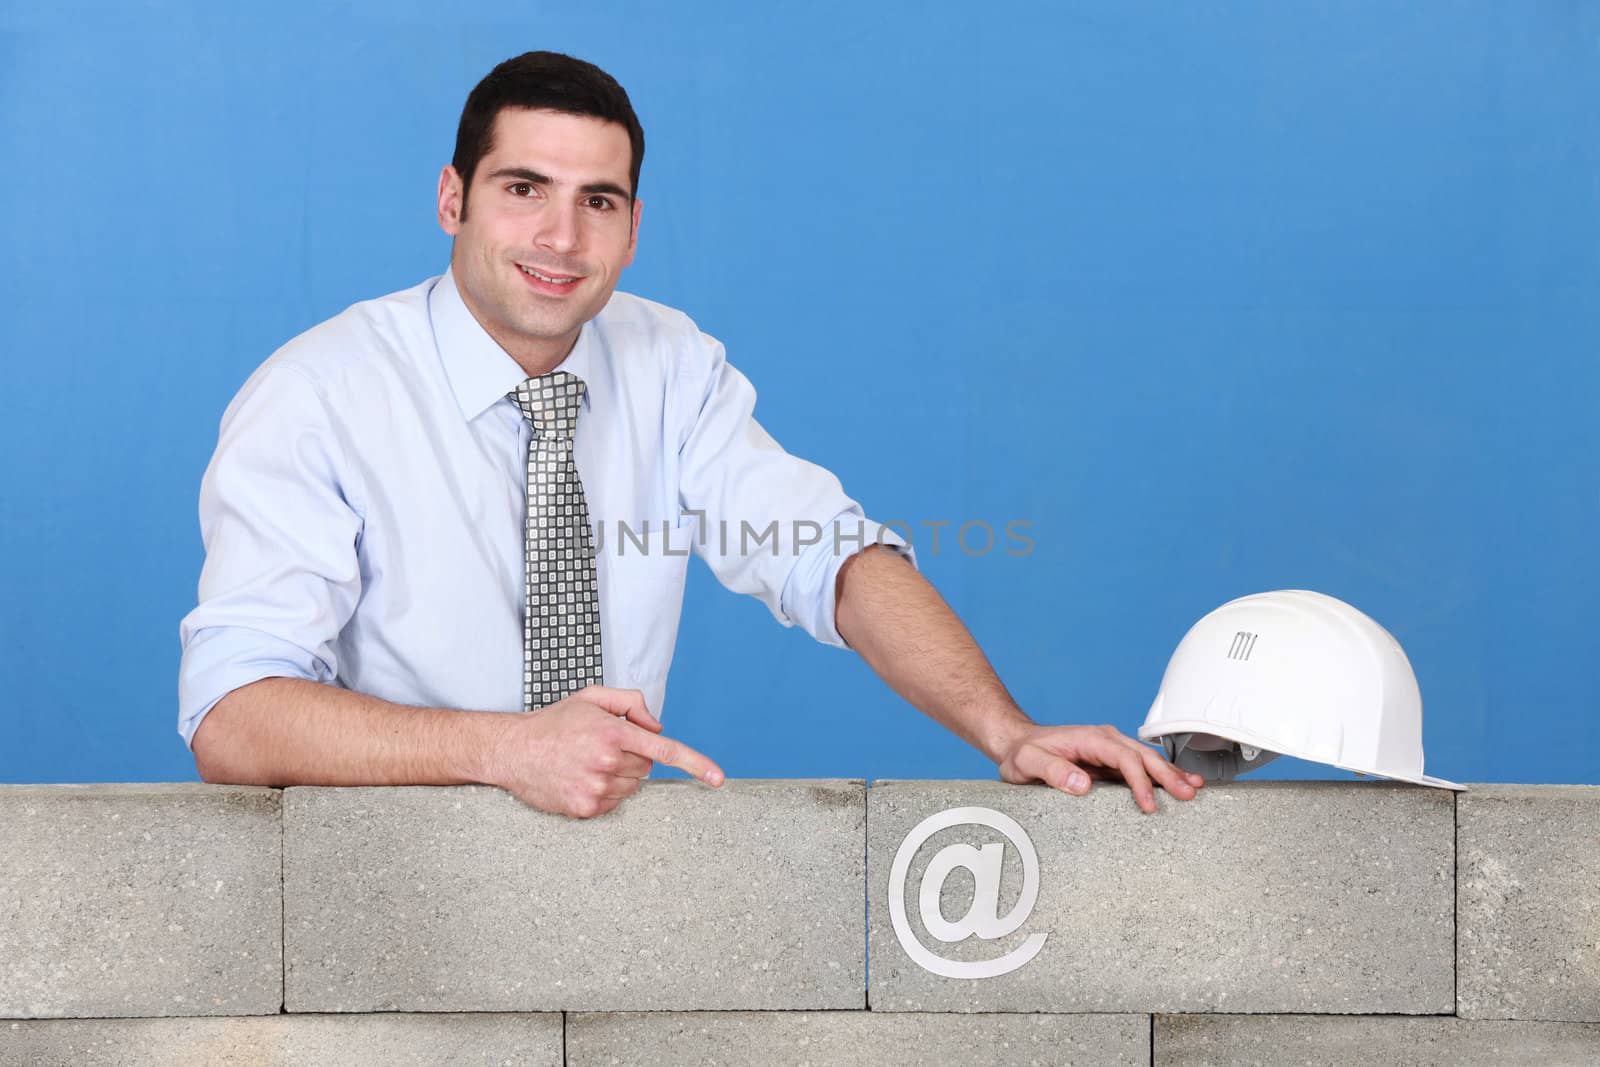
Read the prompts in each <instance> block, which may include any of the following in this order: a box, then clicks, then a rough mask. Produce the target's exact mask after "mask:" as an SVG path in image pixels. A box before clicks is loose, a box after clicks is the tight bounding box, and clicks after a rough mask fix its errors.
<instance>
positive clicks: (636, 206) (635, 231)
mask: <svg viewBox="0 0 1600 1067" xmlns="http://www.w3.org/2000/svg"><path fill="white" fill-rule="evenodd" d="M643 207H644V203H643V201H641V200H639V199H638V198H637V197H635V198H634V201H633V223H632V225H631V227H630V228H629V230H628V258H627V260H626V261H625V262H624V263H623V264H622V265H623V266H624V267H626V266H629V265H630V264H632V263H633V254H634V253H635V252H637V251H638V250H639V212H640V211H641V210H642V209H643Z"/></svg>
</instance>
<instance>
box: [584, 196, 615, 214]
mask: <svg viewBox="0 0 1600 1067" xmlns="http://www.w3.org/2000/svg"><path fill="white" fill-rule="evenodd" d="M589 206H590V207H592V208H594V209H595V210H596V211H610V210H611V207H612V204H611V201H610V200H608V199H606V198H605V197H603V196H591V197H590V198H589Z"/></svg>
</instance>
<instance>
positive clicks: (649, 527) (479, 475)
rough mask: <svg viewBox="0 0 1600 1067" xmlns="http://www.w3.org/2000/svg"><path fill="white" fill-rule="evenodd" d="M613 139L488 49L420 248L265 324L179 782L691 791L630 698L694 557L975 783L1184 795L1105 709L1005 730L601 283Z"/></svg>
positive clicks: (668, 743)
mask: <svg viewBox="0 0 1600 1067" xmlns="http://www.w3.org/2000/svg"><path fill="white" fill-rule="evenodd" d="M643 159H644V133H643V131H642V129H641V128H640V126H639V121H638V119H637V118H636V117H635V115H634V112H633V108H632V106H631V104H630V103H629V101H628V97H627V94H626V93H625V92H624V91H623V90H622V88H621V87H620V86H619V85H618V84H617V83H616V82H615V81H614V80H613V79H612V78H611V77H610V76H609V75H607V74H605V73H604V72H603V71H601V70H599V69H598V68H596V67H594V66H592V65H590V64H588V63H584V62H582V61H579V60H576V59H573V58H571V57H568V56H563V55H557V54H554V53H549V52H530V53H528V54H526V55H522V56H518V57H517V58H515V59H511V60H508V61H506V62H505V63H502V64H501V65H500V66H498V67H496V68H495V69H494V70H493V71H492V72H491V73H490V74H489V75H488V77H486V78H485V79H484V80H483V81H482V82H481V83H479V84H478V86H477V87H476V88H475V89H473V91H472V93H471V95H470V96H469V97H468V99H467V103H466V107H465V108H464V110H463V112H462V116H461V123H460V127H459V129H458V131H457V137H456V149H455V155H454V157H453V158H452V160H451V163H450V165H449V166H447V167H445V168H444V170H443V172H442V174H441V175H440V178H439V195H438V218H439V225H440V226H441V227H443V229H444V231H445V232H446V233H448V234H450V235H451V236H452V237H453V238H454V245H453V248H452V251H451V256H450V269H449V270H448V271H447V272H446V273H445V274H444V275H442V276H440V277H437V278H431V279H429V280H427V281H425V282H423V283H422V284H420V285H418V286H416V287H414V288H412V289H408V290H405V291H404V292H400V293H395V294H392V295H390V296H386V297H383V298H380V299H377V300H372V301H367V302H365V303H361V304H356V305H355V306H353V307H351V308H350V309H348V310H347V311H345V312H344V313H342V314H340V315H338V316H336V317H335V318H333V319H330V320H329V321H327V322H324V323H322V324H321V325H319V326H317V327H315V328H313V329H312V330H310V331H308V332H307V333H305V334H302V335H301V336H300V337H297V338H295V339H294V340H293V341H291V342H290V343H289V344H287V345H286V346H284V347H283V348H282V349H280V350H279V351H278V352H276V353H274V354H273V355H272V357H271V358H270V359H268V360H267V361H266V363H264V364H262V366H261V367H260V368H258V369H257V370H256V372H255V373H254V374H253V375H251V377H250V379H249V380H248V381H247V382H246V383H245V385H244V387H243V388H242V389H241V390H240V392H239V394H238V395H237V396H236V397H235V398H234V400H233V402H232V403H231V404H230V405H229V406H228V410H227V411H226V413H225V414H224V415H223V419H222V427H221V433H220V435H219V439H218V443H217V450H216V453H215V455H214V456H213V457H212V460H211V464H210V466H209V467H208V468H207V470H206V474H205V478H204V480H203V482H202V485H201V493H200V524H201V532H202V536H203V538H204V540H205V546H206V561H205V567H204V569H203V571H202V573H201V577H200V597H199V604H198V606H197V607H196V608H195V609H194V610H193V611H192V612H190V613H189V615H188V616H187V617H186V618H185V619H184V620H183V624H182V626H181V628H180V636H181V639H182V642H183V662H182V666H181V668H180V677H179V720H178V728H179V733H180V734H181V735H182V736H183V738H184V740H185V742H186V743H188V744H189V746H190V748H191V750H192V751H193V753H194V757H195V761H196V764H197V766H198V768H199V770H200V774H201V776H202V777H203V778H204V779H205V780H206V781H208V782H230V783H240V784H260V785H276V786H285V785H401V784H416V785H428V784H432V785H450V784H462V783H469V782H482V783H487V784H492V785H497V786H500V787H501V788H504V789H507V790H509V791H511V792H512V793H514V794H516V795H517V796H518V797H520V798H521V799H522V800H524V801H525V802H527V803H528V804H531V805H533V806H535V807H538V808H541V809H544V810H547V811H554V812H560V813H564V814H568V815H573V816H579V817H588V816H593V815H598V814H601V813H604V812H607V811H610V810H612V809H613V808H615V807H616V806H617V805H618V804H620V803H621V802H622V801H623V800H624V799H625V798H627V797H628V796H630V795H631V794H633V793H634V792H635V791H637V790H638V788H639V785H640V782H641V780H642V779H644V778H645V777H646V776H648V774H649V773H650V770H651V767H652V766H653V764H654V763H655V762H663V763H667V764H670V765H672V766H675V767H680V768H682V769H684V770H686V771H688V772H689V773H691V774H693V775H694V776H695V777H697V778H699V779H701V780H702V781H704V782H706V783H708V784H710V785H713V786H718V785H720V784H721V783H722V781H723V771H722V769H721V768H720V767H718V766H717V764H716V763H714V762H713V761H712V760H711V759H710V758H708V757H707V756H705V755H703V754H701V753H699V752H696V751H694V750H693V749H690V748H689V747H687V746H685V745H683V744H681V743H679V742H676V741H674V740H672V739H670V738H668V737H666V736H664V735H663V734H662V732H661V724H660V722H659V721H658V720H657V718H656V717H655V714H654V712H655V711H656V710H659V708H660V705H661V699H662V696H663V694H664V692H665V689H666V679H667V671H668V667H669V666H670V664H671V659H672V650H673V646H674V643H675V641H676V635H677V628H678V619H679V614H680V611H681V608H682V601H683V583H684V574H685V566H686V556H687V549H688V548H689V547H690V546H691V545H692V547H693V551H694V553H695V554H697V555H699V556H700V557H701V558H702V559H703V560H704V561H705V562H706V563H707V564H708V565H709V566H710V567H711V569H712V571H713V573H715V575H716V576H717V578H718V580H719V581H721V582H722V584H723V585H725V586H727V587H728V588H729V589H732V590H734V591H736V592H741V593H749V594H752V595H754V596H757V597H760V598H761V600H762V601H763V602H764V603H765V604H766V605H767V607H768V608H769V609H770V610H771V611H772V613H773V615H774V616H775V617H776V618H777V619H778V621H779V622H781V623H783V624H784V625H786V626H787V625H799V626H801V627H802V628H804V629H805V630H806V632H807V633H809V634H811V636H812V637H814V638H816V639H817V640H818V641H821V642H824V643H826V644H831V645H836V646H840V647H849V648H851V649H853V650H854V651H856V652H857V653H858V654H859V655H860V656H861V657H862V658H863V659H864V660H866V662H867V663H868V664H869V665H870V666H871V667H872V668H873V670H874V671H876V672H877V673H878V674H879V675H880V676H881V677H882V678H883V679H884V680H885V681H886V682H887V683H888V684H889V685H890V686H891V687H893V688H894V690H895V691H896V692H898V693H900V694H901V695H902V696H904V697H905V698H906V699H907V700H908V701H910V702H911V703H912V704H913V705H915V706H916V707H918V708H919V709H921V710H922V711H923V712H925V713H926V714H928V715H930V716H932V717H933V718H934V719H936V720H937V721H939V722H940V723H942V724H944V725H945V726H946V727H948V728H949V729H951V730H952V731H954V732H955V733H956V734H958V735H959V736H960V737H962V738H963V739H965V740H966V741H968V742H969V743H971V744H972V745H974V746H976V747H977V748H979V749H980V750H981V751H983V752H984V753H985V754H986V755H988V756H989V758H991V759H992V760H994V761H995V763H996V764H997V765H998V766H999V770H1000V775H1001V777H1002V778H1004V779H1005V780H1007V781H1010V782H1030V781H1043V782H1046V783H1048V784H1050V785H1051V786H1054V787H1056V788H1058V789H1062V790H1064V791H1066V792H1069V793H1074V794H1082V793H1085V792H1087V791H1088V789H1089V779H1090V778H1095V777H1098V778H1116V779H1121V780H1125V781H1126V782H1127V783H1128V784H1129V785H1130V786H1131V787H1132V792H1133V796H1134V799H1135V801H1136V802H1137V803H1138V805H1139V807H1140V808H1141V809H1142V810H1144V811H1146V812H1152V811H1154V810H1155V798H1154V794H1153V789H1154V787H1155V785H1160V786H1162V787H1163V788H1165V789H1167V790H1168V791H1169V792H1171V793H1172V794H1173V795H1175V796H1177V797H1180V798H1183V799H1189V798H1192V797H1193V796H1194V795H1195V789H1196V787H1197V786H1199V785H1201V779H1200V778H1199V777H1198V776H1196V775H1185V774H1183V773H1182V772H1180V771H1179V770H1178V769H1177V768H1175V767H1173V766H1172V765H1171V764H1170V763H1168V762H1167V761H1166V760H1165V759H1163V758H1162V756H1161V755H1160V753H1158V752H1157V751H1156V750H1155V749H1153V748H1150V747H1149V746H1146V745H1142V744H1140V743H1139V742H1137V741H1134V740H1133V739H1131V738H1128V737H1126V736H1124V735H1123V734H1121V733H1119V732H1118V731H1116V730H1114V729H1112V728H1111V727H1109V726H1041V725H1038V724H1036V723H1034V722H1033V721H1032V720H1031V719H1030V718H1029V717H1028V716H1027V715H1026V714H1024V713H1023V711H1022V710H1021V709H1020V708H1019V707H1018V706H1017V704H1016V702H1015V701H1013V700H1012V699H1011V697H1010V695H1009V694H1008V693H1007V692H1006V690H1005V687H1004V686H1003V685H1002V684H1001V683H1000V680H999V678H997V677H996V676H995V673H994V671H993V670H992V669H991V668H990V666H989V664H988V661H987V660H986V659H985V658H984V656H983V653H982V652H981V651H980V650H979V649H978V647H977V645H976V643H975V642H974V641H973V640H972V637H971V635H970V634H969V633H968V632H967V630H966V628H965V627H964V626H963V625H962V624H961V622H960V620H958V619H957V618H956V616H955V615H954V614H953V613H952V612H951V611H950V609H949V607H948V606H947V605H946V604H945V603H944V601H943V600H942V599H941V598H940V596H939V594H938V593H937V592H935V591H934V589H933V587H932V586H930V585H929V584H928V583H927V581H926V580H925V579H923V578H922V576H921V575H920V573H919V572H918V571H917V569H916V561H915V555H914V553H913V552H912V551H911V549H910V547H909V546H907V545H905V544H904V543H903V542H902V541H901V540H900V538H898V537H896V536H895V535H894V534H893V533H892V532H891V531H888V530H886V529H884V528H883V527H881V526H879V525H878V524H876V523H873V522H871V521H869V520H868V519H867V518H866V517H865V515H864V513H863V512H862V510H861V508H860V507H859V506H858V505H857V503H856V502H855V501H854V500H852V499H850V498H849V497H848V496H846V495H845V493H844V491H843V488H842V487H841V485H840V483H839V481H838V479H837V478H835V477H834V476H833V475H832V474H830V473H828V472H827V471H825V470H823V469H822V468H820V467H817V466H815V465H814V464H811V463H807V462H805V461H804V460H801V459H798V458H796V457H794V456H791V455H789V454H788V453H786V452H784V451H783V449H781V448H780V447H779V446H778V444H777V443H776V442H775V441H774V440H773V439H772V438H771V437H770V436H769V435H768V434H767V433H766V432H765V431H764V430H763V429H762V428H761V426H760V424H759V423H758V422H756V420H755V418H754V415H753V409H754V406H755V392H754V390H753V389H752V388H751V386H750V383H749V382H748V380H746V379H745V377H744V376H743V375H741V374H740V373H739V372H738V371H736V370H735V369H733V367H732V366H731V365H730V364H729V363H728V362H727V359H726V357H725V354H724V352H723V348H722V346H721V345H720V344H719V343H717V342H716V341H715V340H713V339H712V338H711V337H708V336H707V335H705V334H703V333H701V332H700V331H699V329H698V328H697V327H696V326H695V324H694V323H693V322H691V321H690V320H689V319H688V318H687V317H686V316H684V315H683V314H681V313H679V312H677V311H673V310H672V309H670V308H666V307H662V306H661V305H659V304H654V303H651V302H650V301H647V300H642V299H640V298H638V297H634V296H630V295H628V294H626V293H618V292H616V286H617V280H618V277H619V276H620V274H621V272H622V271H623V270H624V269H625V268H626V267H627V266H628V265H629V264H630V263H632V262H633V256H634V252H635V250H636V248H637V246H638V240H639V229H640V222H641V204H640V201H639V199H638V195H637V194H638V188H639V171H640V165H641V163H642V162H643ZM607 530H611V531H614V533H613V536H612V537H611V538H610V539H609V541H608V538H607V536H606V531H607ZM816 530H821V531H824V533H823V534H822V536H821V537H820V539H819V538H818V537H817V536H815V535H814V533H813V532H814V531H816ZM802 531H804V533H803V532H802ZM597 534H598V536H597ZM518 711H520V712H530V713H533V714H505V713H506V712H518Z"/></svg>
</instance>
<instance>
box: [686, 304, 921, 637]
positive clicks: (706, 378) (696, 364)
mask: <svg viewBox="0 0 1600 1067" xmlns="http://www.w3.org/2000/svg"><path fill="white" fill-rule="evenodd" d="M679 373H680V385H682V386H683V387H684V389H685V392H686V394H687V397H688V403H687V404H686V408H687V411H686V412H685V414H686V425H687V430H686V432H685V434H684V437H683V440H682V443H681V446H680V448H679V450H678V458H679V464H680V466H679V485H680V503H681V505H682V507H683V508H684V511H685V513H686V514H689V515H690V516H691V517H692V518H693V519H696V520H698V522H699V524H700V526H699V530H698V531H697V535H696V537H695V539H694V548H695V552H696V554H698V555H699V556H701V557H702V558H703V559H704V560H705V561H706V563H707V564H708V565H709V566H710V567H711V570H712V572H713V573H714V574H715V575H716V576H717V580H718V581H720V582H721V583H722V584H723V585H724V586H726V587H727V588H728V589H730V590H733V591H734V592H737V593H748V594H751V595H753V596H756V597H758V598H760V599H761V601H762V602H763V603H765V604H766V606H767V608H768V610H770V611H771V612H772V615H773V617H774V618H776V619H777V620H778V621H779V622H780V623H782V624H783V625H784V626H794V625H796V624H798V625H799V626H800V627H801V629H803V630H804V631H805V632H806V633H808V634H810V635H811V636H812V637H813V638H815V639H816V640H818V641H820V642H822V643H823V644H827V645H833V646H835V647H838V648H844V647H846V646H845V643H844V640H843V638H841V637H840V636H839V631H838V629H837V627H836V626H835V623H834V585H835V579H836V578H837V576H838V573H839V568H840V567H841V566H842V565H843V564H844V561H845V560H846V559H848V558H849V557H850V556H852V555H854V554H855V553H857V552H859V551H861V550H862V549H863V548H865V547H867V546H869V545H872V544H874V543H877V544H882V545H884V546H885V547H890V548H893V549H894V550H895V551H897V552H899V553H900V554H902V555H903V556H905V557H906V559H907V560H908V561H909V562H910V563H911V564H912V565H913V566H915V565H916V555H915V553H914V551H913V550H912V548H911V546H910V545H909V544H907V543H906V541H905V539H904V538H902V537H900V536H899V535H898V534H896V533H895V532H894V531H893V530H892V529H890V528H888V527H886V526H883V525H881V524H879V523H877V522H874V521H872V520H871V519H868V518H867V517H866V515H865V513H864V512H863V511H862V509H861V506H860V505H859V504H857V503H856V501H854V500H853V499H851V498H850V497H849V496H847V495H846V494H845V491H844V487H843V486H842V485H841V484H840V482H839V479H838V478H837V477H835V476H834V475H833V474H832V473H831V472H829V471H827V470H825V469H824V468H822V467H820V466H818V465H816V464H814V463H810V462H807V461H806V460H803V459H800V458H798V457H796V456H793V455H790V454H789V453H788V452H785V451H784V450H783V448H782V447H780V446H779V444H778V443H777V441H775V440H773V438H772V436H771V435H770V434H768V433H767V431H766V430H765V429H763V428H762V426H761V424H760V423H759V422H757V421H756V418H755V403H756V391H755V388H754V386H752V385H751V384H750V381H749V379H748V378H746V377H745V376H744V375H743V374H741V373H740V372H739V371H738V370H737V369H735V368H734V367H733V366H732V365H731V364H729V363H728V361H727V358H726V354H725V352H724V350H723V347H722V345H721V343H719V342H717V341H716V340H714V339H713V338H710V337H707V336H706V335H704V334H700V335H699V336H698V340H697V342H696V343H695V344H691V345H689V346H688V348H687V350H686V352H685V354H684V359H683V361H682V362H681V363H680V366H679Z"/></svg>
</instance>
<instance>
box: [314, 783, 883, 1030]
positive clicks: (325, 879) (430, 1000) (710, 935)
mask: <svg viewBox="0 0 1600 1067" xmlns="http://www.w3.org/2000/svg"><path fill="white" fill-rule="evenodd" d="M864 791H865V787H864V785H863V784H862V783H860V782H847V781H821V780H818V781H805V782H793V781H790V782H758V781H731V782H729V783H728V784H727V785H725V786H724V787H723V788H722V789H720V790H714V789H711V788H710V787H708V786H704V785H701V784H700V783H698V782H693V781H683V780H680V781H661V782H649V783H646V785H645V787H644V788H643V789H642V790H640V792H639V793H638V794H636V795H635V796H633V797H632V798H630V799H629V800H627V801H625V802H624V803H623V805H622V806H621V807H620V808H619V809H617V810H616V811H614V812H612V813H610V814H608V815H603V816H601V817H600V818H597V819H592V820H587V821H584V820H575V819H566V818H563V817H560V816H556V815H549V814H546V813H544V812H541V811H536V810H534V809H532V808H530V807H528V806H527V805H525V804H523V803H522V801H520V800H518V799H517V798H516V797H514V796H512V795H511V794H510V793H507V792H504V791H503V790H500V789H495V788H491V787H487V786H459V787H450V788H430V787H401V788H370V789H322V788H295V789H289V790H286V791H285V794H284V850H285V851H284V906H285V914H286V922H285V956H286V959H287V967H286V978H285V1002H286V1005H287V1007H288V1010H289V1011H291V1012H296V1011H335V1012H353V1011H555V1010H565V1009H576V1010H598V1011H613V1010H638V1009H651V1010H695V1009H725V1010H732V1009H773V1008H777V1009H801V1010H803V1009H819V1008H861V1007H864V1006H865V997H864V985H865V975H864V969H865V960H864V944H865V929H864V926H865V919H864V917H863V915H862V880H863V877H864V859H865V857H864V846H865V832H864V829H865V828H864V821H865V814H866V811H865V802H864V796H863V794H864Z"/></svg>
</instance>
